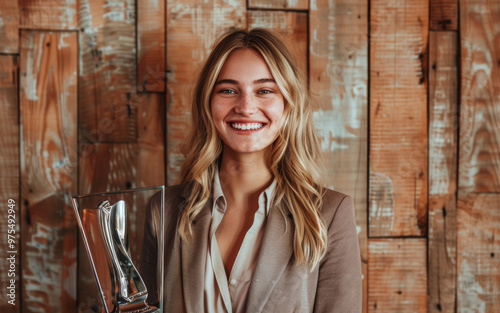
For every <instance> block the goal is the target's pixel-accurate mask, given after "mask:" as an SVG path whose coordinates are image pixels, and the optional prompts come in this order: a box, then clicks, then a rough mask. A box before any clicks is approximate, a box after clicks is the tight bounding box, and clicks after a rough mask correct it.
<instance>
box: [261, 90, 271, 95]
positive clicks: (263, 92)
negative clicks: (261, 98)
mask: <svg viewBox="0 0 500 313" xmlns="http://www.w3.org/2000/svg"><path fill="white" fill-rule="evenodd" d="M258 93H259V94H261V95H265V94H268V93H272V91H271V90H269V89H263V90H259V92H258Z"/></svg>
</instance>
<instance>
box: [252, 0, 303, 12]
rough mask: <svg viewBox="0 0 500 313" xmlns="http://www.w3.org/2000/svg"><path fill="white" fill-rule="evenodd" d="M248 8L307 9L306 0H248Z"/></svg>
mask: <svg viewBox="0 0 500 313" xmlns="http://www.w3.org/2000/svg"><path fill="white" fill-rule="evenodd" d="M248 8H251V9H277V10H280V9H281V10H283V9H287V10H307V9H309V1H307V0H248Z"/></svg>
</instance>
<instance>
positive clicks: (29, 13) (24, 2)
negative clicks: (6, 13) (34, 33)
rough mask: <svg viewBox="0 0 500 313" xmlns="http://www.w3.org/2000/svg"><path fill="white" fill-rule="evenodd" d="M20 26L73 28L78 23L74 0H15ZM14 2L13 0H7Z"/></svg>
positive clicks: (31, 27)
mask: <svg viewBox="0 0 500 313" xmlns="http://www.w3.org/2000/svg"><path fill="white" fill-rule="evenodd" d="M17 1H18V2H19V12H20V24H21V28H24V29H26V28H28V29H51V30H75V29H76V27H77V24H78V16H77V1H75V0H17ZM9 2H15V0H9Z"/></svg>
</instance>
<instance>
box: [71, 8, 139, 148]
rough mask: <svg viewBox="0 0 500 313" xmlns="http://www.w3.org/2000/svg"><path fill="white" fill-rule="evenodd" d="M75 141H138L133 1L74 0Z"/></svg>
mask: <svg viewBox="0 0 500 313" xmlns="http://www.w3.org/2000/svg"><path fill="white" fill-rule="evenodd" d="M78 14H79V19H78V21H79V25H78V27H79V30H80V37H79V38H80V46H79V48H80V71H79V75H80V77H79V84H78V101H79V106H78V108H79V109H78V122H79V127H80V129H79V134H80V141H82V142H83V141H86V142H102V141H108V142H135V141H136V140H137V107H136V106H135V101H134V99H135V93H136V90H137V84H136V75H137V74H136V52H135V49H136V38H135V22H136V19H135V1H133V0H111V1H107V2H106V3H104V2H102V1H98V0H80V1H79V11H78Z"/></svg>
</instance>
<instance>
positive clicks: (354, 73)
mask: <svg viewBox="0 0 500 313" xmlns="http://www.w3.org/2000/svg"><path fill="white" fill-rule="evenodd" d="M309 21H310V23H309V70H310V72H309V82H310V90H311V92H312V94H313V96H314V97H315V99H316V100H317V104H318V106H317V107H316V109H315V112H314V124H315V126H316V129H317V131H318V134H319V137H320V139H321V148H322V150H323V153H324V156H325V160H326V166H327V173H328V175H329V177H328V184H329V186H330V187H331V188H333V189H337V190H339V191H342V192H345V193H347V194H349V195H351V196H352V197H353V198H354V201H355V209H356V223H357V226H358V238H359V243H360V249H361V259H362V262H363V263H362V265H363V275H364V276H365V278H366V277H367V271H368V269H367V258H368V255H367V254H368V251H367V220H366V216H367V205H366V204H367V193H368V191H367V184H368V183H367V175H366V173H367V171H368V169H367V163H368V161H367V158H368V155H367V149H368V141H367V140H368V139H367V136H368V120H367V119H368V113H367V112H368V100H367V89H368V87H367V81H368V37H367V31H368V3H367V2H366V1H362V0H361V1H340V0H337V1H334V2H333V3H331V1H325V0H322V1H314V2H312V3H311V9H310V13H309ZM367 295H368V285H367V279H364V281H363V298H364V299H363V303H364V305H363V311H364V312H366V308H367V305H366V304H367Z"/></svg>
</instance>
